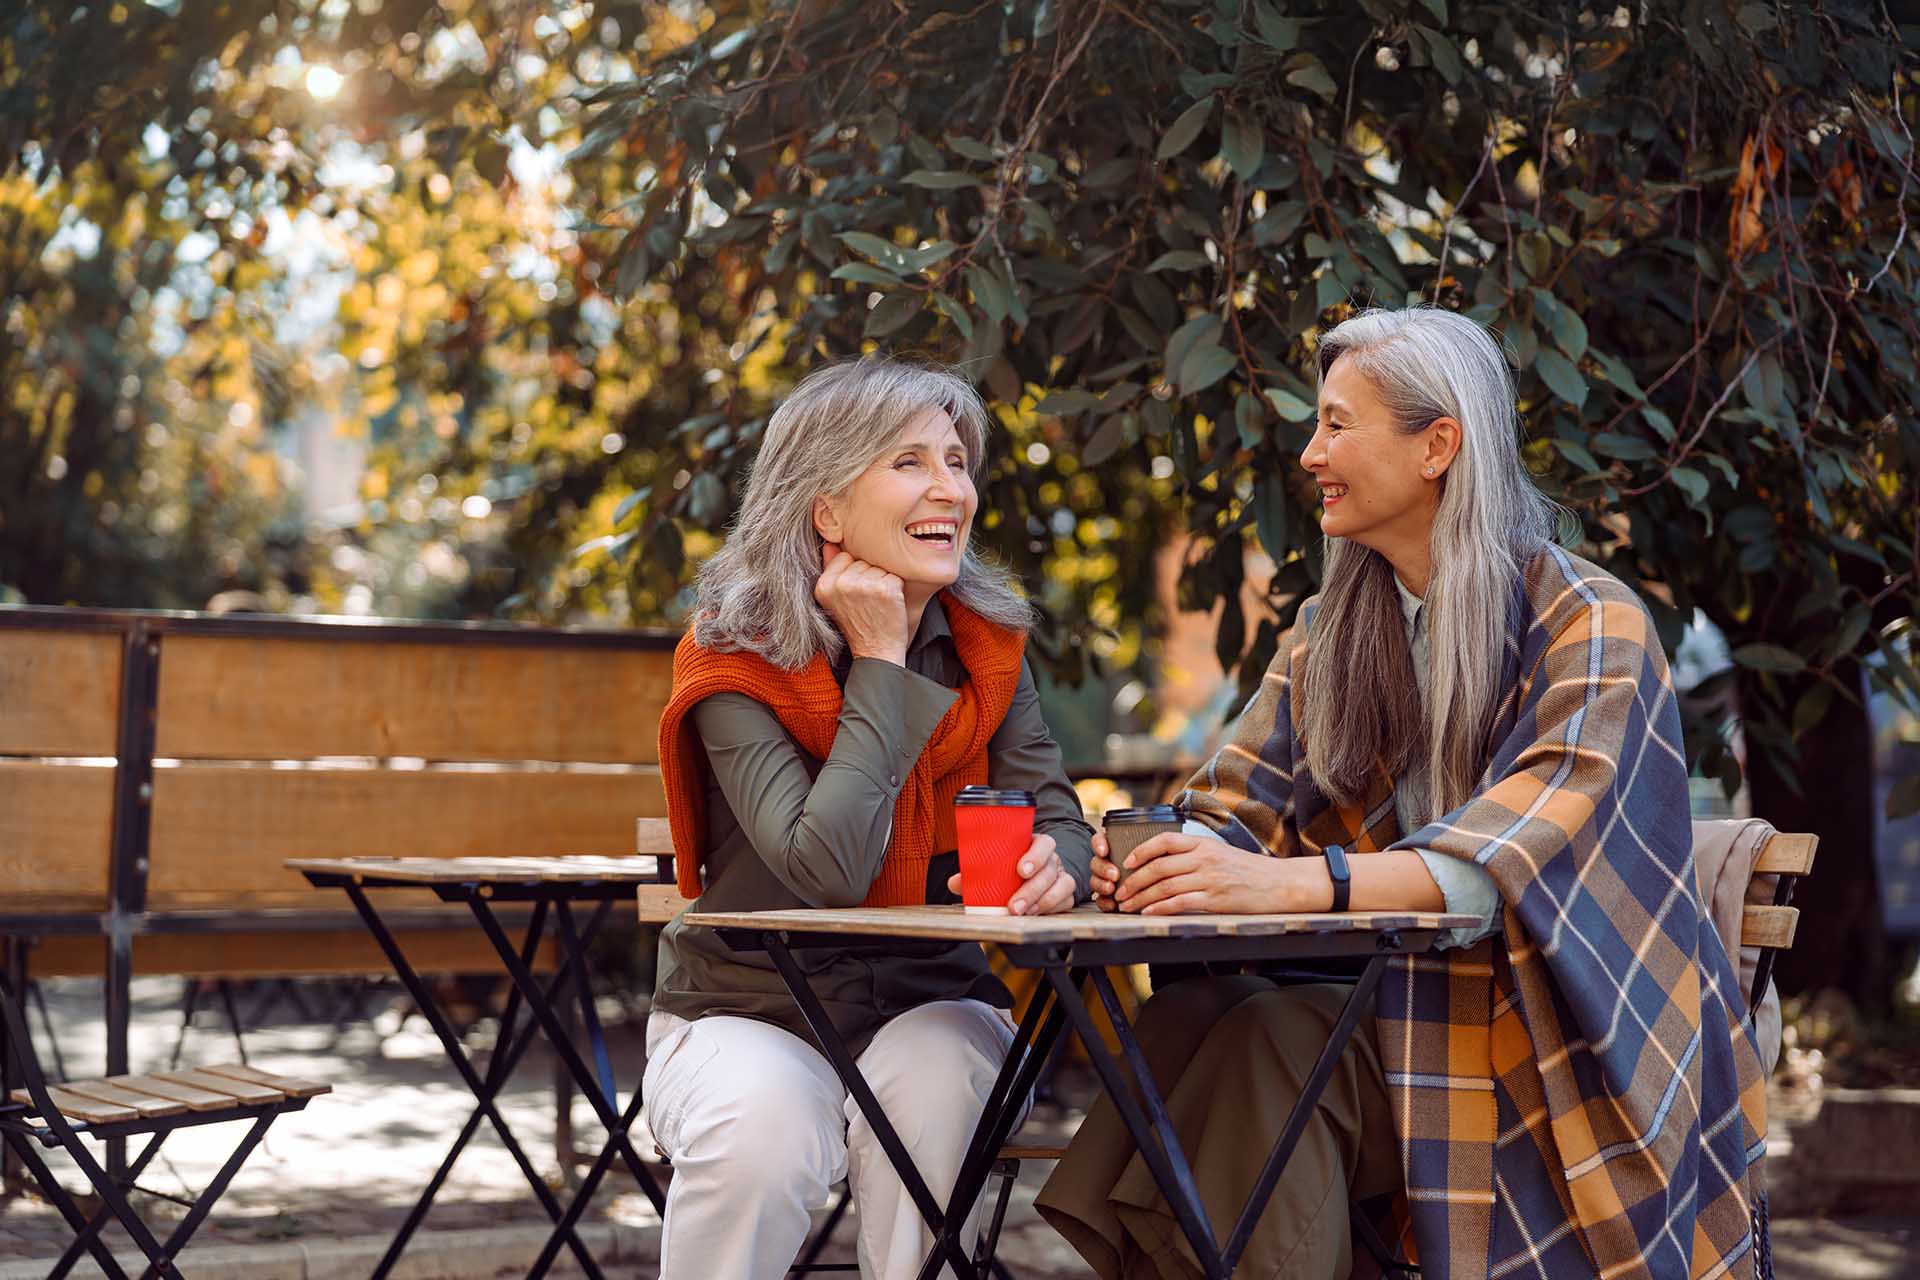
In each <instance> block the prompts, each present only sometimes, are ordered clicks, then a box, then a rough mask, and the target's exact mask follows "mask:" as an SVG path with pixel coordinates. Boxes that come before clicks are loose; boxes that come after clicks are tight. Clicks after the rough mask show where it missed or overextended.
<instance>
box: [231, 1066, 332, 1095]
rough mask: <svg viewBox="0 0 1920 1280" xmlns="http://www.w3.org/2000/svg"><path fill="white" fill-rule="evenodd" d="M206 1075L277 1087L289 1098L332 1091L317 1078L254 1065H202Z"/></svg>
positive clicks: (272, 1087) (271, 1087)
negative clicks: (285, 1074) (302, 1076)
mask: <svg viewBox="0 0 1920 1280" xmlns="http://www.w3.org/2000/svg"><path fill="white" fill-rule="evenodd" d="M200 1069H201V1070H202V1071H204V1072H206V1073H207V1074H208V1075H215V1076H221V1077H223V1078H225V1079H228V1080H237V1081H239V1082H240V1083H242V1084H257V1085H264V1086H265V1087H267V1088H269V1089H278V1090H279V1091H280V1092H281V1093H284V1094H286V1095H287V1096H288V1097H290V1098H317V1097H319V1096H320V1095H321V1094H323V1093H332V1092H333V1086H332V1085H330V1084H321V1083H320V1082H319V1081H317V1080H302V1079H300V1078H299V1077H298V1076H282V1075H275V1074H274V1073H273V1072H271V1071H261V1070H259V1069H258V1068H255V1067H248V1066H242V1065H240V1064H239V1063H234V1062H229V1063H225V1064H222V1065H221V1066H217V1067H202V1068H200Z"/></svg>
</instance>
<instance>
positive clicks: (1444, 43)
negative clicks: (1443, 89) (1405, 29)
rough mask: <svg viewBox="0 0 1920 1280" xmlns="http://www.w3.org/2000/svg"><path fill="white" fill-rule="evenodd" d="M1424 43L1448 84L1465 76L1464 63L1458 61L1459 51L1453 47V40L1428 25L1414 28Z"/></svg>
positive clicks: (1455, 82) (1428, 53)
mask: <svg viewBox="0 0 1920 1280" xmlns="http://www.w3.org/2000/svg"><path fill="white" fill-rule="evenodd" d="M1415 29H1416V30H1417V31H1419V32H1420V38H1421V40H1423V41H1424V42H1425V43H1426V46H1427V56H1428V57H1430V58H1432V59H1433V65H1434V66H1435V67H1437V68H1439V71H1440V74H1441V75H1443V76H1445V77H1446V78H1447V83H1448V84H1459V83H1460V81H1461V80H1463V79H1465V78H1466V74H1467V67H1466V64H1465V63H1463V62H1461V61H1460V51H1459V50H1458V49H1456V48H1454V47H1453V41H1451V40H1449V39H1447V38H1446V37H1445V36H1443V35H1441V34H1440V33H1439V32H1438V31H1435V30H1433V29H1432V28H1430V27H1417V28H1415Z"/></svg>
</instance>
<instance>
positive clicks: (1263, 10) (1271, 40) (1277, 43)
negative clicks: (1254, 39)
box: [1253, 0, 1300, 53]
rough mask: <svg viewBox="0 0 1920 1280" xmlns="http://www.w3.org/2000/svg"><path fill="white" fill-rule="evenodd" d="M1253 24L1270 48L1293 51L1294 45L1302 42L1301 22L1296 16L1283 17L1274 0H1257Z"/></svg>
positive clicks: (1285, 51)
mask: <svg viewBox="0 0 1920 1280" xmlns="http://www.w3.org/2000/svg"><path fill="white" fill-rule="evenodd" d="M1253 25H1254V28H1255V29H1256V30H1258V31H1259V33H1260V39H1261V41H1262V42H1263V43H1265V44H1266V45H1267V47H1268V48H1271V49H1277V50H1278V51H1279V52H1281V53H1288V52H1291V51H1292V49H1293V46H1295V45H1297V44H1299V43H1300V23H1299V20H1298V19H1295V18H1283V17H1281V16H1280V10H1279V9H1277V8H1275V7H1274V4H1273V0H1255V3H1254V6H1253Z"/></svg>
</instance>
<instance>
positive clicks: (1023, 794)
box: [953, 787, 1034, 809]
mask: <svg viewBox="0 0 1920 1280" xmlns="http://www.w3.org/2000/svg"><path fill="white" fill-rule="evenodd" d="M953 802H954V803H955V804H957V805H959V804H966V805H976V804H978V805H1000V806H1003V807H1004V806H1007V805H1018V806H1020V807H1022V808H1027V809H1031V808H1033V807H1034V800H1033V792H1031V791H996V790H994V789H993V788H992V787H962V788H960V794H958V795H956V796H955V797H954V798H953Z"/></svg>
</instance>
